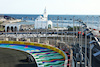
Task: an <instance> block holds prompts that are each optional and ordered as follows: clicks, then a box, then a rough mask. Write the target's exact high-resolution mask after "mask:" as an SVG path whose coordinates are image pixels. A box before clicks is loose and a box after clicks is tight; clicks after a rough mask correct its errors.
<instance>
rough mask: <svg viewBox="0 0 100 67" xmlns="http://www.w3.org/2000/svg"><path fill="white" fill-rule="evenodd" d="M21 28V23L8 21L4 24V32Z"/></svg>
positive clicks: (16, 30)
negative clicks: (8, 22)
mask: <svg viewBox="0 0 100 67" xmlns="http://www.w3.org/2000/svg"><path fill="white" fill-rule="evenodd" d="M20 28H21V24H16V23H10V24H7V25H5V32H18V31H19V30H20Z"/></svg>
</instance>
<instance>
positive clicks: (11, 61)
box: [0, 48, 37, 67]
mask: <svg viewBox="0 0 100 67" xmlns="http://www.w3.org/2000/svg"><path fill="white" fill-rule="evenodd" d="M27 56H28V54H27V53H25V52H21V51H17V50H11V49H4V48H0V67H37V65H36V62H35V60H34V61H33V62H28V61H27V60H26V59H27Z"/></svg>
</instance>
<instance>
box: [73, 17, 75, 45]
mask: <svg viewBox="0 0 100 67" xmlns="http://www.w3.org/2000/svg"><path fill="white" fill-rule="evenodd" d="M74 18H75V16H73V43H74V45H75V40H74V22H75V20H74Z"/></svg>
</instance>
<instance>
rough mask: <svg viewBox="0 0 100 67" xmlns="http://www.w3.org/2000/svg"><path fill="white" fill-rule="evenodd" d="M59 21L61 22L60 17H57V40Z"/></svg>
mask: <svg viewBox="0 0 100 67" xmlns="http://www.w3.org/2000/svg"><path fill="white" fill-rule="evenodd" d="M58 21H59V16H58V17H57V40H58Z"/></svg>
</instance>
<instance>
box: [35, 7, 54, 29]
mask: <svg viewBox="0 0 100 67" xmlns="http://www.w3.org/2000/svg"><path fill="white" fill-rule="evenodd" d="M34 28H35V29H46V28H47V29H51V28H53V24H52V21H51V20H48V15H47V11H46V8H45V10H44V14H43V16H38V17H37V18H36V19H35V23H34Z"/></svg>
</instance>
